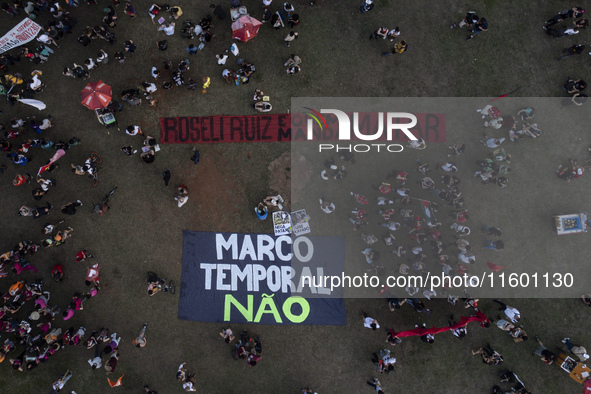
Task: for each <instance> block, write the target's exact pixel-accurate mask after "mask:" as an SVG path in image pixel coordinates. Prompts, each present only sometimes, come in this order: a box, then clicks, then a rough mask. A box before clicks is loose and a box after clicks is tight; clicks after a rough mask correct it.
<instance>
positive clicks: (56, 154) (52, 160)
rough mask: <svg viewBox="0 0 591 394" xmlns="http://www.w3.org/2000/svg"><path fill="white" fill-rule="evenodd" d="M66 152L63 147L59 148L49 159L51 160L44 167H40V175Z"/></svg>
mask: <svg viewBox="0 0 591 394" xmlns="http://www.w3.org/2000/svg"><path fill="white" fill-rule="evenodd" d="M65 154H66V151H65V150H63V149H58V150H57V151H56V152H55V154H54V155H53V156H52V157H51V159H49V162H48V163H47V164H46V165H44V166H43V167H41V168H39V172H38V173H37V175H40V174H41V173H42V172H44V171H46V170H47V169H48V168H49V166H51V165H52V164H53V163H55V162H56V161H57V160H58V159H59V158H60V157H62V156H63V155H65Z"/></svg>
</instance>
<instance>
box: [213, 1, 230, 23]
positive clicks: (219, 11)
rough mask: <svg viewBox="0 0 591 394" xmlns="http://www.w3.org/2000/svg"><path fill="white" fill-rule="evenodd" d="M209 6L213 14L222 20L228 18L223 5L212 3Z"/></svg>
mask: <svg viewBox="0 0 591 394" xmlns="http://www.w3.org/2000/svg"><path fill="white" fill-rule="evenodd" d="M209 8H210V9H211V10H212V13H213V16H215V17H216V18H217V20H220V21H221V20H222V19H225V18H226V11H224V9H223V8H222V6H221V5H219V4H218V5H215V4H210V6H209Z"/></svg>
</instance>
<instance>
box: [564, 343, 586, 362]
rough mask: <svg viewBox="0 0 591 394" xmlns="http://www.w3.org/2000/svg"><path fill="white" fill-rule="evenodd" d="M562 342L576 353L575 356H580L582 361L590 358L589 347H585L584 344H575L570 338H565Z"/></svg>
mask: <svg viewBox="0 0 591 394" xmlns="http://www.w3.org/2000/svg"><path fill="white" fill-rule="evenodd" d="M562 343H564V344H565V345H566V347H567V349H568V350H569V351H570V352H571V353H572V354H574V355H575V356H577V357H578V358H579V360H581V362H585V361H587V360H588V359H589V354H588V353H587V349H585V348H584V347H583V346H581V345H575V344H573V343H572V342H571V341H570V338H564V339H563V340H562Z"/></svg>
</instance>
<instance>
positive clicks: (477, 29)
mask: <svg viewBox="0 0 591 394" xmlns="http://www.w3.org/2000/svg"><path fill="white" fill-rule="evenodd" d="M487 30H488V21H487V20H486V18H480V20H479V21H478V22H477V23H476V24H475V25H474V29H473V30H472V34H470V35H469V36H468V40H469V39H471V38H474V36H475V35H476V34H478V33H481V32H483V31H487Z"/></svg>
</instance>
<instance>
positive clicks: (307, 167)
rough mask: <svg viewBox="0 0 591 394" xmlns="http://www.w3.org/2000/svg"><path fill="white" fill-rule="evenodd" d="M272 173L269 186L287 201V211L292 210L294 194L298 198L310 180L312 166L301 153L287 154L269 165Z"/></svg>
mask: <svg viewBox="0 0 591 394" xmlns="http://www.w3.org/2000/svg"><path fill="white" fill-rule="evenodd" d="M269 172H270V173H271V176H270V181H269V186H270V189H271V190H272V191H277V193H279V194H281V197H283V199H284V200H285V204H284V205H285V206H286V208H287V209H290V208H291V196H292V194H293V195H295V196H297V195H299V192H300V191H301V188H302V187H303V186H304V185H305V184H306V183H307V182H308V180H309V179H310V174H311V173H312V165H311V164H310V162H309V161H308V160H307V159H306V158H305V157H304V156H302V155H300V154H299V153H293V154H292V152H285V153H283V154H282V155H281V156H280V157H279V158H278V159H276V160H274V161H273V162H271V164H269ZM292 177H293V178H292Z"/></svg>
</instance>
